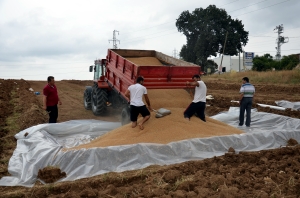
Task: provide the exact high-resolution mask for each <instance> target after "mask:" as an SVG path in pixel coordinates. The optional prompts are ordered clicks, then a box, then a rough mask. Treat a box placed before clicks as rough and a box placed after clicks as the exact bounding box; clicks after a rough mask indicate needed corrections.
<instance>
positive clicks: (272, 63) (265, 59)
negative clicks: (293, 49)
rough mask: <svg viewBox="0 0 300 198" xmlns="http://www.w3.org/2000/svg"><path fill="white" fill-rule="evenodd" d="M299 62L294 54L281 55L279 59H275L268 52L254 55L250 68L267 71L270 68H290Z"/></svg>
mask: <svg viewBox="0 0 300 198" xmlns="http://www.w3.org/2000/svg"><path fill="white" fill-rule="evenodd" d="M297 64H299V59H298V58H297V56H295V55H290V56H283V57H282V59H281V60H280V61H276V60H274V59H273V57H272V56H271V55H270V54H265V55H263V56H256V57H254V59H253V67H252V70H256V71H267V70H272V69H273V68H275V70H291V69H293V68H294V67H296V66H297Z"/></svg>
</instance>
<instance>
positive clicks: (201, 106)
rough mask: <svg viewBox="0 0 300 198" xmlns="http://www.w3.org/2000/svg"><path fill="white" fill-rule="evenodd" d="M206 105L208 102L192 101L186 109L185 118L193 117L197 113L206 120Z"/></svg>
mask: <svg viewBox="0 0 300 198" xmlns="http://www.w3.org/2000/svg"><path fill="white" fill-rule="evenodd" d="M205 107H206V102H197V103H193V102H192V103H191V104H190V105H189V106H188V108H187V109H186V110H185V111H184V113H183V114H184V117H185V118H190V117H192V116H193V115H194V114H195V113H196V114H197V116H198V117H199V118H200V119H201V120H203V121H204V122H206V120H205V114H204V112H205Z"/></svg>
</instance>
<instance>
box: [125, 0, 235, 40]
mask: <svg viewBox="0 0 300 198" xmlns="http://www.w3.org/2000/svg"><path fill="white" fill-rule="evenodd" d="M237 1H239V0H235V1H231V2H229V3H226V4H223V5H220V6H219V7H221V6H225V5H229V4H231V3H234V2H237ZM174 22H176V20H173V21H169V22H166V23H162V24H159V25H155V26H151V27H148V28H144V29H140V30H135V31H134V32H139V31H143V30H148V29H151V28H154V27H158V26H161V25H165V24H168V23H174ZM127 34H132V32H128V33H126V32H125V34H123V35H127Z"/></svg>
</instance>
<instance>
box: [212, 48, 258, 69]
mask: <svg viewBox="0 0 300 198" xmlns="http://www.w3.org/2000/svg"><path fill="white" fill-rule="evenodd" d="M253 57H254V53H253ZM221 59H222V56H219V57H216V58H214V59H212V60H213V61H214V62H215V63H216V64H217V65H218V67H220V64H221ZM251 61H252V60H251ZM239 62H240V63H239ZM244 62H245V60H244V58H243V56H242V55H241V57H240V58H239V57H238V56H230V55H224V56H223V61H222V67H223V69H222V71H223V72H239V71H245V70H251V69H252V64H250V63H249V59H247V60H246V64H245V63H244Z"/></svg>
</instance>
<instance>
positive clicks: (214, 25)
mask: <svg viewBox="0 0 300 198" xmlns="http://www.w3.org/2000/svg"><path fill="white" fill-rule="evenodd" d="M176 27H177V29H178V31H179V32H182V33H183V34H184V35H185V36H186V38H187V44H186V45H183V47H182V48H181V51H180V56H181V57H182V58H183V59H184V60H186V61H189V62H193V63H196V64H199V65H202V66H205V65H206V62H207V58H208V57H209V56H211V55H212V56H216V55H217V53H223V47H224V41H225V35H226V32H228V36H227V42H226V47H225V52H224V54H227V55H237V54H238V52H242V46H245V45H246V44H247V42H248V34H249V33H248V32H246V31H245V30H244V25H243V24H242V21H240V20H237V19H235V20H234V19H232V18H231V16H230V15H228V14H227V12H226V11H225V10H224V9H219V8H217V7H216V6H215V5H210V6H208V7H207V8H206V9H203V8H196V9H195V10H194V11H193V12H192V13H190V12H189V11H183V12H182V13H181V14H180V15H179V18H178V19H177V20H176Z"/></svg>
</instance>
